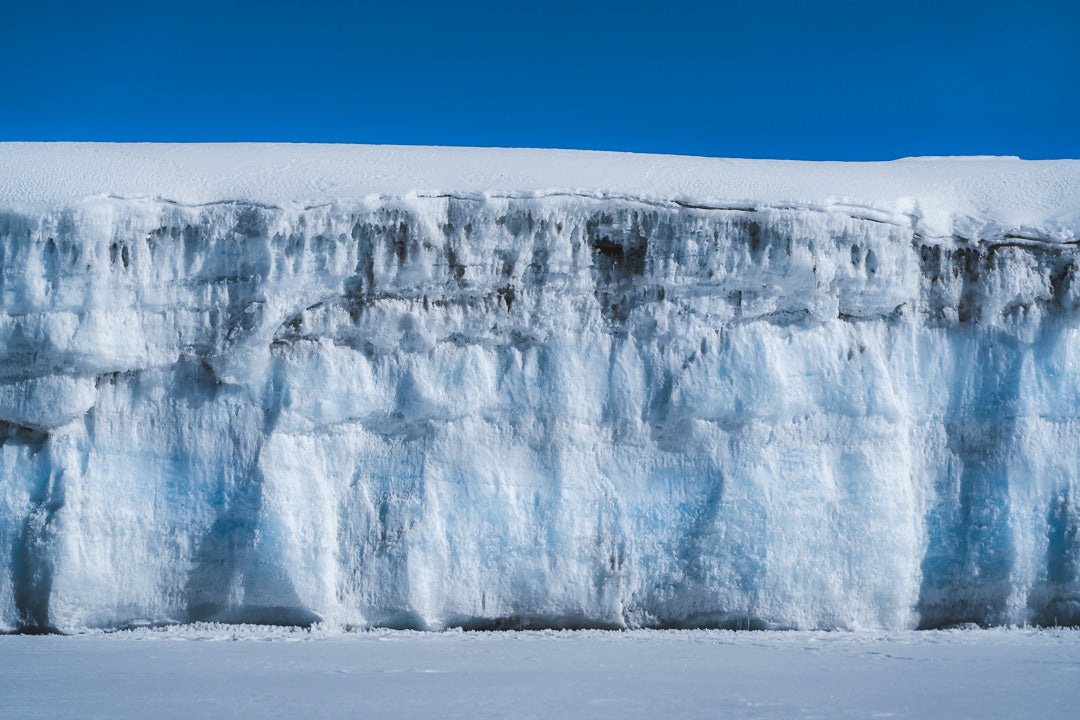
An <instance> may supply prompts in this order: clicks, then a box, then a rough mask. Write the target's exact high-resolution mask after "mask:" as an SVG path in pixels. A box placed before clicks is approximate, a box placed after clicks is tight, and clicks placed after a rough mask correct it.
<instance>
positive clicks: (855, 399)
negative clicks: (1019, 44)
mask: <svg viewBox="0 0 1080 720" xmlns="http://www.w3.org/2000/svg"><path fill="white" fill-rule="evenodd" d="M275 153H277V154H282V153H284V156H287V160H288V162H282V163H279V164H278V165H273V163H272V162H271V161H270V160H266V158H268V157H269V158H271V160H273V158H275V157H277V155H275ZM380 153H382V154H381V155H380ZM410 153H411V154H410ZM332 156H333V157H339V158H341V157H343V158H345V159H344V160H341V161H340V162H339V164H338V165H333V164H329V165H328V164H327V163H332V161H331V160H327V159H326V158H328V157H332ZM0 158H2V159H4V160H6V162H5V163H3V164H2V165H0V167H4V168H5V169H4V170H0V173H2V174H3V177H2V178H0V443H2V444H0V549H2V553H3V557H4V558H5V559H6V561H5V562H4V563H3V568H2V570H0V629H3V630H20V629H21V630H35V629H37V630H41V629H58V630H62V631H77V630H82V629H87V628H117V627H128V626H132V625H141V624H167V623H182V622H191V621H218V622H253V623H274V624H310V623H316V622H323V623H327V624H329V625H334V626H341V627H370V626H385V627H392V628H419V629H438V628H445V627H464V628H478V629H479V628H543V627H555V628H575V627H600V628H604V627H610V628H628V627H629V628H639V627H661V628H663V627H669V628H699V627H747V628H757V627H790V628H853V629H857V628H885V629H901V628H916V627H941V626H947V625H952V624H959V623H971V622H973V623H979V624H983V625H1001V624H1004V625H1008V624H1028V623H1034V624H1040V625H1069V624H1073V625H1075V624H1080V366H1078V361H1080V262H1078V261H1080V250H1078V247H1080V162H1074V161H1064V162H1057V163H1033V162H1025V161H1019V160H998V159H975V160H964V159H930V160H910V161H896V162H894V163H877V164H864V165H859V164H814V163H801V164H798V163H792V164H789V165H784V164H782V163H770V162H760V163H758V164H756V165H755V164H753V163H752V162H751V161H743V163H742V164H737V163H736V164H734V165H732V164H729V165H724V164H720V163H721V162H722V161H708V162H707V161H705V159H683V158H656V157H652V156H624V157H618V156H617V154H605V153H592V154H590V153H565V152H564V153H561V154H560V153H557V152H554V151H481V150H468V149H446V150H445V151H441V150H439V149H415V150H410V149H383V150H379V149H376V148H366V149H365V148H349V149H346V148H339V147H335V146H323V147H307V148H305V147H303V146H296V147H291V148H290V147H284V148H283V147H281V146H257V145H255V146H222V147H215V146H190V148H187V149H186V148H184V147H183V146H122V145H120V146H108V145H95V144H60V145H33V144H26V145H24V144H0ZM192 158H195V160H193V159H192ZM402 158H405V159H404V160H403V159H402ZM477 158H480V160H477ZM563 160H567V163H568V164H566V165H565V166H564V165H563V164H562V161H563ZM406 161H409V162H413V163H414V164H415V168H418V169H416V170H415V173H413V171H412V170H409V171H406V170H402V169H401V168H403V167H408V168H411V167H413V166H410V165H408V162H406ZM474 161H475V162H478V163H479V165H478V166H477V167H479V168H480V169H479V170H475V168H474V170H475V172H473V173H472V174H470V173H469V167H468V166H467V163H468V162H474ZM185 162H186V163H189V165H190V164H191V163H195V165H190V166H185V164H184V163H185ZM709 162H712V163H714V164H709ZM65 163H66V164H65ZM199 163H201V164H199ZM260 163H261V164H260ZM463 163H464V164H465V165H464V166H463V165H462V164H463ZM530 163H532V164H531V165H530ZM545 163H546V164H545ZM575 163H576V164H575ZM703 163H704V164H703ZM579 165H581V166H588V167H589V168H590V169H589V170H588V172H593V171H594V169H595V168H599V170H595V172H596V173H597V174H596V176H595V177H594V176H589V175H587V174H586V175H575V173H577V172H578V170H577V168H578V166H579ZM428 166H430V170H427V171H425V169H424V168H425V167H428ZM733 167H734V168H735V170H731V168H733ZM162 168H165V169H166V170H168V172H174V173H175V177H174V176H171V175H168V174H167V173H166V170H162ZM170 168H171V169H170ZM236 168H240V169H239V170H237V169H236ZM523 168H524V169H523ZM560 168H561V169H560ZM657 168H659V169H660V170H664V172H659V171H657ZM912 168H915V170H912ZM232 170H235V173H234V175H232V176H230V175H229V174H228V173H229V172H230V171H232ZM916 170H917V174H918V177H919V178H924V177H925V178H928V179H925V180H924V179H919V181H918V183H915V184H914V185H912V188H913V189H911V191H910V193H909V194H905V192H906V191H904V192H902V191H901V190H897V189H896V188H894V187H892V185H890V183H896V182H900V181H897V180H896V178H897V177H900V178H902V179H903V178H906V177H909V176H910V177H914V175H912V173H915V172H916ZM200 172H201V173H203V175H201V176H200V175H199V173H200ZM424 172H428V173H429V174H428V175H424ZM530 172H531V173H532V175H531V176H530V175H529V173H530ZM560 172H563V173H564V174H565V175H562V176H560V175H559V173H560ZM582 172H585V171H582ZM163 173H166V174H163ZM416 173H418V176H414V175H415V174H416ZM440 173H441V174H440ZM545 173H548V174H550V177H549V176H548V175H545ZM649 173H653V174H652V175H649ZM905 173H908V174H907V175H905ZM444 175H445V177H444ZM703 176H704V177H705V180H704V181H703V180H702V179H701V178H702V177H703ZM195 177H205V178H209V180H206V181H205V182H201V183H196V182H195V181H191V182H190V184H189V185H184V184H183V182H187V181H188V180H185V179H190V178H195ZM357 177H360V180H357V179H356V178H357ZM791 177H795V178H796V180H791ZM176 178H180V180H177V179H176ZM230 178H231V179H230ZM626 178H629V179H626ZM672 178H674V179H672ZM710 178H711V179H710ZM867 178H869V180H867ZM871 180H873V181H875V182H877V183H878V184H877V185H874V184H873V182H870V181H871ZM219 181H220V182H219ZM710 182H711V183H712V184H711V185H710V184H709V183H710ZM785 182H788V183H794V185H792V186H791V187H789V186H786V185H784V184H783V183H785ZM845 182H847V183H848V185H844V183H845ZM903 182H908V181H907V180H904V181H903ZM910 182H911V183H914V182H915V181H910ZM334 183H337V184H336V185H335V184H334ZM350 183H352V184H351V185H350ZM724 183H728V185H725V184H724ZM799 183H802V184H801V185H800V184H799ZM901 184H902V183H901ZM793 187H794V189H792V188H793ZM328 188H329V189H328ZM409 188H412V189H411V190H410V189H409ZM432 188H434V189H432ZM732 188H736V189H735V190H733V189H732ZM738 188H748V190H747V191H746V192H748V193H752V192H756V193H758V194H757V195H756V196H755V195H752V194H738V190H737V189H738ZM860 188H862V189H864V190H865V192H864V195H863V196H859V195H858V192H859V191H860ZM383 190H385V192H384V191H383ZM967 201H970V202H968V203H967V204H964V203H965V202H967ZM1025 213H1026V214H1025Z"/></svg>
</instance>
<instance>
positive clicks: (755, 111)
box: [0, 0, 1080, 160]
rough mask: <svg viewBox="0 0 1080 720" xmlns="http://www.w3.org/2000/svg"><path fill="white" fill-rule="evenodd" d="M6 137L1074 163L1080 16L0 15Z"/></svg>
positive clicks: (912, 12)
mask: <svg viewBox="0 0 1080 720" xmlns="http://www.w3.org/2000/svg"><path fill="white" fill-rule="evenodd" d="M0 3H2V5H0V72H2V80H3V85H2V87H0V140H118V141H134V140H153V141H182V142H191V141H224V140H282V141H305V142H359V143H395V144H410V145H414V144H421V145H491V146H517V147H525V146H527V147H567V148H586V149H603V150H630V151H636V152H661V153H676V154H688V155H710V156H730V157H769V158H797V159H838V160H877V159H890V158H894V157H902V156H905V155H968V154H995V155H1020V156H1021V157H1026V158H1048V157H1072V158H1076V157H1080V2H1076V1H1075V0H1068V1H1066V0H1023V1H1021V0H1017V1H1016V2H1013V3H997V2H993V0H987V1H985V2H957V1H954V0H933V1H924V0H909V1H907V2H901V1H899V0H895V1H894V0H861V1H855V0H822V1H820V2H812V1H811V0H803V1H801V2H794V1H793V2H787V1H781V0H757V1H752V0H747V1H746V2H739V3H735V2H678V1H677V0H675V1H672V2H667V3H660V2H656V3H646V2H637V1H636V0H624V1H623V2H589V1H588V0H576V1H573V0H570V1H566V0H549V1H547V2H531V3H518V2H509V1H503V2H489V1H486V0H485V1H482V2H471V3H451V2H444V3H435V2H413V3H409V2H401V3H394V2H379V3H375V2H331V1H329V0H306V1H305V2H295V3H286V2H273V1H272V0H268V1H267V2H261V3H255V2H233V3H230V2H228V1H227V0H185V1H182V2H171V3H160V4H158V3H150V2H145V1H143V2H128V1H127V0H123V1H120V2H102V3H87V2H67V1H57V0H37V1H36V2H27V1H26V0H0Z"/></svg>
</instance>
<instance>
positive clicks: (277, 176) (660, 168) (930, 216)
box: [0, 143, 1080, 237]
mask: <svg viewBox="0 0 1080 720" xmlns="http://www.w3.org/2000/svg"><path fill="white" fill-rule="evenodd" d="M0 167H2V168H3V172H2V173H0V207H6V208H10V209H19V210H23V211H32V212H41V211H44V210H47V209H55V208H58V207H66V206H70V205H73V204H76V203H78V202H80V201H82V200H84V199H86V198H92V197H94V196H121V197H129V198H135V197H138V198H143V197H160V198H166V199H169V200H171V201H174V202H178V203H184V204H191V205H198V204H206V203H213V202H220V201H223V200H240V201H246V202H257V203H265V204H274V205H281V206H285V205H290V204H299V205H318V204H325V203H334V204H344V205H352V204H355V203H356V202H357V201H358V200H360V199H363V198H366V197H368V196H371V195H375V196H390V197H394V196H398V197H400V196H410V195H419V196H424V195H439V194H442V193H455V194H464V195H485V194H496V195H509V196H513V197H519V196H528V197H536V196H549V195H560V194H572V195H583V196H587V197H620V196H622V197H631V198H635V199H641V200H652V201H661V202H671V201H681V202H687V203H699V204H705V205H715V206H718V207H759V206H808V207H817V208H821V207H838V208H840V209H844V208H851V209H855V210H857V211H865V212H868V213H871V214H874V213H881V214H883V215H884V216H885V217H890V216H902V217H903V216H914V217H915V218H917V219H918V221H919V223H920V225H922V226H923V229H924V230H925V231H926V232H927V233H928V234H935V235H949V234H951V233H952V232H953V230H954V228H953V227H952V226H953V225H954V224H955V225H958V226H960V225H963V224H965V223H968V222H971V221H974V222H977V223H979V224H984V225H985V224H987V223H989V224H993V225H996V226H999V227H1000V228H1005V229H1011V230H1021V229H1025V228H1026V229H1028V230H1030V231H1033V232H1039V233H1041V234H1044V235H1052V234H1054V233H1055V232H1058V233H1065V235H1066V236H1067V237H1075V229H1076V219H1075V218H1069V217H1065V215H1067V214H1068V213H1076V212H1077V208H1080V181H1078V180H1080V161H1076V160H1047V161H1023V160H1019V159H1017V158H1004V157H957V158H904V159H901V160H894V161H891V162H868V163H849V162H798V161H787V160H740V159H722V158H701V157H677V156H665V155H646V154H635V153H614V152H591V151H580V150H529V149H510V148H454V147H401V146H365V145H305V144H287V143H220V144H167V143H160V144H159V143H124V144H113V143H0ZM966 229H968V230H973V231H974V230H978V229H979V228H966ZM983 234H984V235H985V234H987V233H983Z"/></svg>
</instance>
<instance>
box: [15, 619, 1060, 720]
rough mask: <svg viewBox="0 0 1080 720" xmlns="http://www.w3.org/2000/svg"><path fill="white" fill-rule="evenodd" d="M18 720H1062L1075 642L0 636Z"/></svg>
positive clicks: (191, 632)
mask: <svg viewBox="0 0 1080 720" xmlns="http://www.w3.org/2000/svg"><path fill="white" fill-rule="evenodd" d="M0 668H3V669H2V670H0V697H2V698H3V713H4V715H5V716H8V717H19V718H65V717H78V718H86V719H88V720H89V719H91V718H108V719H109V720H114V719H115V720H123V719H124V718H146V717H155V718H190V717H215V718H234V717H235V718H241V717H242V718H248V717H281V718H324V717H326V718H330V717H335V718H337V717H360V716H362V717H377V718H381V717H394V718H400V717H406V718H464V717H468V718H478V719H482V718H492V717H501V718H505V717H514V718H548V717H562V718H577V717H589V718H656V717H681V718H698V717H700V718H705V717H709V718H713V717H725V718H763V719H764V718H784V719H787V718H792V717H829V718H849V717H850V718H867V717H880V718H885V717H892V718H918V719H920V720H927V719H932V718H950V719H951V718H957V717H980V718H982V717H985V718H1023V717H1031V716H1032V715H1037V716H1038V717H1040V718H1046V719H1047V720H1055V719H1056V718H1073V717H1075V716H1076V712H1077V708H1078V707H1080V684H1078V683H1077V677H1078V675H1080V636H1078V633H1077V632H1076V631H1062V630H1059V631H1042V632H1031V631H1021V630H1009V631H1000V630H999V631H952V632H936V631H931V632H919V633H911V632H906V633H893V634H889V635H874V634H859V633H803V632H792V633H738V632H722V631H697V632H673V631H666V632H641V631H639V632H626V633H605V632H595V631H594V632H590V631H583V632H574V633H461V632H456V633H454V632H448V633H409V632H366V633H359V634H350V635H341V634H329V635H327V634H322V633H319V632H312V633H308V632H295V631H292V632H287V631H274V630H268V629H265V628H244V627H234V628H232V629H229V628H224V627H221V626H216V627H215V626H211V627H196V628H186V629H181V630H174V631H169V632H152V631H140V632H136V633H118V634H114V635H105V636H82V637H45V638H43V637H0Z"/></svg>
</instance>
